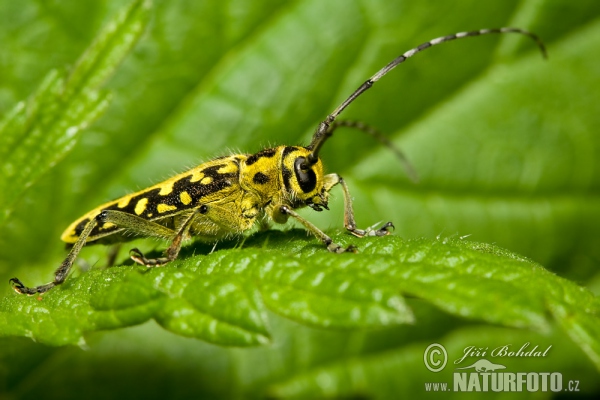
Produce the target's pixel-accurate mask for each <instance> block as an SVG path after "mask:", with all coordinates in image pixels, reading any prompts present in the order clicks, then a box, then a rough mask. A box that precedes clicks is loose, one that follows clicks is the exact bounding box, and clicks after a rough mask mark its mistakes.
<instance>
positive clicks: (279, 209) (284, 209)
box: [273, 205, 356, 253]
mask: <svg viewBox="0 0 600 400" xmlns="http://www.w3.org/2000/svg"><path fill="white" fill-rule="evenodd" d="M274 211H275V212H276V213H279V214H280V215H282V216H286V215H287V216H290V217H292V218H294V219H295V220H296V221H298V222H300V223H301V224H302V225H304V227H305V228H306V229H308V231H309V232H310V233H312V234H313V235H315V236H316V237H317V239H319V240H320V241H321V242H322V243H323V244H324V245H325V246H327V250H329V251H330V252H332V253H345V252H352V253H354V252H356V247H354V246H352V245H350V246H348V247H346V248H343V247H342V246H340V245H339V244H337V243H335V242H334V241H333V239H332V238H330V237H329V236H327V234H325V232H323V231H322V230H320V229H319V228H317V227H316V226H314V225H313V224H312V223H311V222H309V221H308V220H306V219H304V218H303V217H302V216H300V214H298V213H297V212H296V211H294V210H293V209H292V208H291V207H289V206H286V205H280V206H275V208H274ZM273 219H274V220H275V221H277V220H281V218H277V216H274V217H273Z"/></svg>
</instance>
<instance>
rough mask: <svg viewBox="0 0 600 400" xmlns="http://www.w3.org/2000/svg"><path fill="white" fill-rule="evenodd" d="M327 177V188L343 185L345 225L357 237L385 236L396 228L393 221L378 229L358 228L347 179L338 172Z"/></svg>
mask: <svg viewBox="0 0 600 400" xmlns="http://www.w3.org/2000/svg"><path fill="white" fill-rule="evenodd" d="M325 178H326V186H325V190H327V191H329V190H330V189H331V188H332V187H333V186H335V185H336V184H338V183H339V184H340V185H341V186H342V190H343V192H344V226H345V227H346V229H347V230H348V231H350V233H352V234H353V235H354V236H357V237H364V236H385V235H389V234H390V229H393V228H394V224H392V223H391V222H387V223H385V224H383V226H382V227H381V228H379V229H377V230H375V229H370V228H367V229H358V228H357V227H356V220H355V219H354V208H353V207H352V196H350V191H349V190H348V185H347V184H346V181H345V180H344V179H343V178H342V177H341V176H339V175H338V174H329V175H327V176H326V177H325Z"/></svg>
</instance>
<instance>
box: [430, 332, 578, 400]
mask: <svg viewBox="0 0 600 400" xmlns="http://www.w3.org/2000/svg"><path fill="white" fill-rule="evenodd" d="M551 348H552V346H548V347H547V348H545V349H539V348H538V346H537V345H536V346H533V347H532V346H531V345H530V343H525V344H524V345H522V346H521V347H520V348H519V349H518V350H512V346H511V345H505V346H500V347H497V348H494V349H492V350H491V351H490V350H489V349H488V348H476V347H474V346H468V347H466V348H465V349H464V350H463V356H462V357H461V358H459V359H457V360H455V361H454V364H455V365H457V364H461V363H462V362H463V361H464V360H465V359H466V358H467V357H489V358H491V357H504V358H510V357H513V358H517V357H546V356H547V355H548V352H549V351H550V349H551ZM423 361H424V363H425V366H426V367H427V369H429V370H430V371H432V372H440V371H442V370H443V369H444V367H445V366H446V365H447V363H448V352H447V351H446V349H445V347H444V346H442V345H441V344H439V343H433V344H431V345H429V346H428V347H427V348H426V349H425V352H424V355H423ZM452 378H453V384H449V383H448V382H428V383H425V390H426V391H441V392H446V391H454V392H490V391H491V392H524V391H527V392H538V391H542V392H548V391H552V392H560V391H572V392H578V391H579V381H568V382H567V386H566V387H565V386H564V385H563V376H562V374H561V373H560V372H511V371H508V370H507V367H506V366H505V365H504V364H502V363H500V362H492V361H490V360H488V359H487V358H480V359H479V360H477V361H475V362H472V363H471V364H469V365H466V366H463V367H458V366H456V367H455V369H454V372H453V375H452Z"/></svg>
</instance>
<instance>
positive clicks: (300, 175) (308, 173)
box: [294, 157, 317, 193]
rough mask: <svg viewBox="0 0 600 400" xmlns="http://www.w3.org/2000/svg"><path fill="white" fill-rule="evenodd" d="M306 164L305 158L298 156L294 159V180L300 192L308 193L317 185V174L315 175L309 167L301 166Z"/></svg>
mask: <svg viewBox="0 0 600 400" xmlns="http://www.w3.org/2000/svg"><path fill="white" fill-rule="evenodd" d="M303 164H304V165H306V164H307V162H306V158H304V157H298V158H296V160H295V161H294V173H295V174H296V180H297V181H298V185H299V186H300V189H302V192H304V193H310V192H311V191H313V190H314V189H315V186H317V176H316V175H315V171H313V170H312V168H310V167H303V166H302V165H303Z"/></svg>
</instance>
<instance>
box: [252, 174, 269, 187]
mask: <svg viewBox="0 0 600 400" xmlns="http://www.w3.org/2000/svg"><path fill="white" fill-rule="evenodd" d="M252 182H254V183H258V184H259V185H264V184H265V183H268V182H269V177H268V176H267V175H265V174H263V173H262V172H257V173H256V174H254V176H253V177H252Z"/></svg>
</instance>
